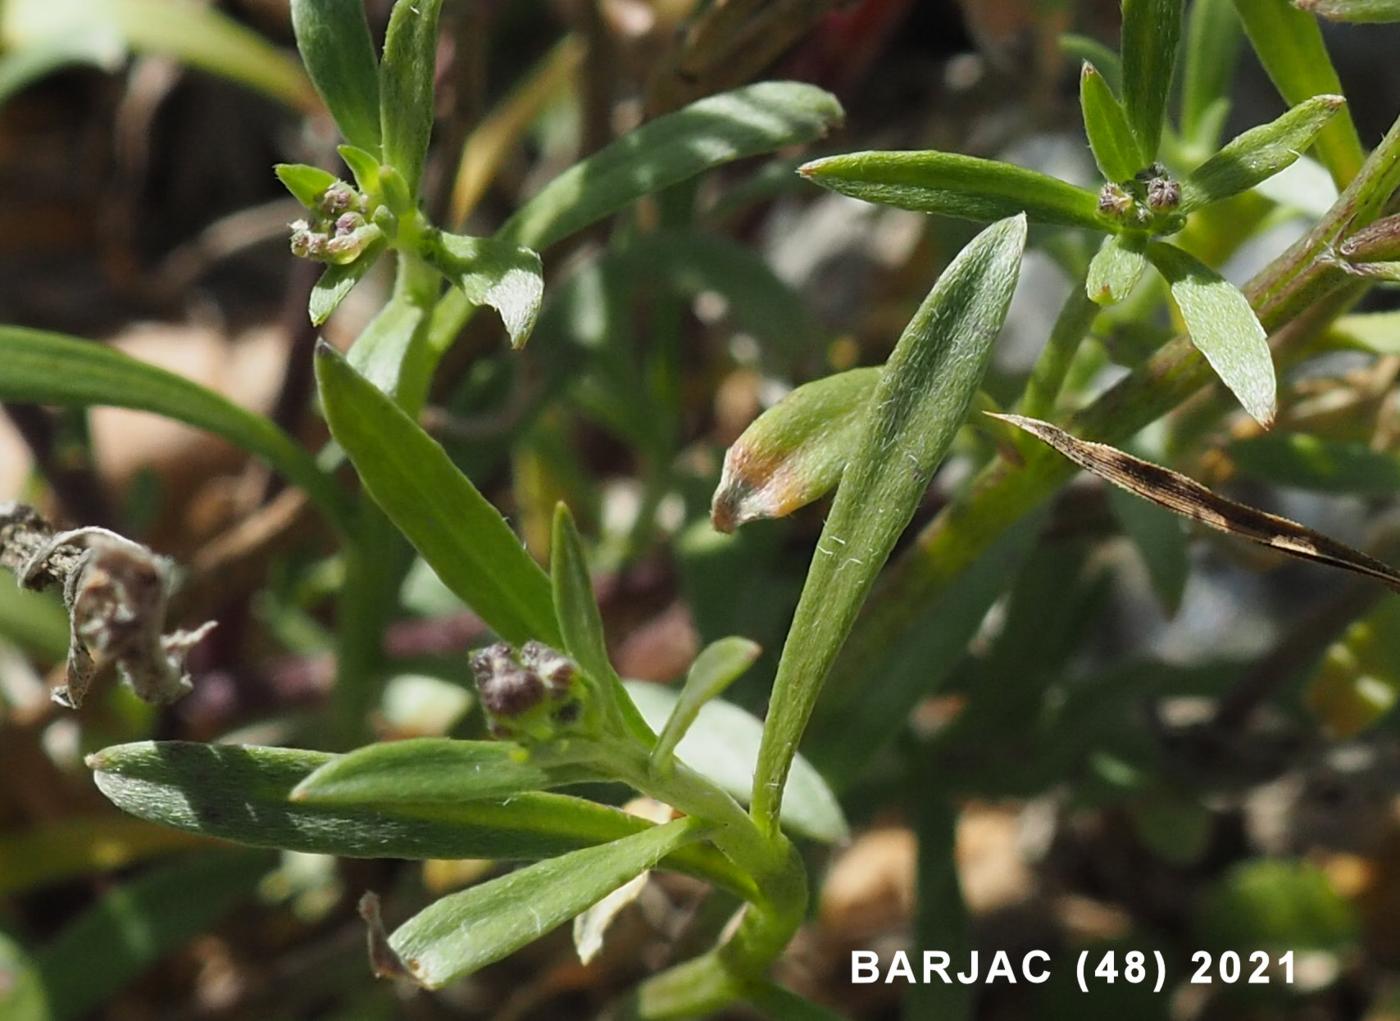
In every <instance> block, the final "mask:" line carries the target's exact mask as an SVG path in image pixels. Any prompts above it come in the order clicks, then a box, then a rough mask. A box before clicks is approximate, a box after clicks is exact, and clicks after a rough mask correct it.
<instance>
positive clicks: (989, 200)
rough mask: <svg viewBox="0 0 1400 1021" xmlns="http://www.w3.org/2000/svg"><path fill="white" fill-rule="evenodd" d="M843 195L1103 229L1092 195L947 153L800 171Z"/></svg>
mask: <svg viewBox="0 0 1400 1021" xmlns="http://www.w3.org/2000/svg"><path fill="white" fill-rule="evenodd" d="M799 173H801V174H802V175H803V176H804V177H806V178H807V179H808V180H810V181H812V182H813V183H814V184H819V185H821V186H822V187H823V188H830V189H831V190H832V191H839V192H840V193H841V194H843V195H850V196H852V197H853V198H858V199H863V200H865V201H866V202H881V203H883V204H885V205H887V206H898V207H900V208H901V209H913V210H915V211H917V212H920V213H942V214H943V215H944V216H959V217H962V218H964V219H968V220H996V219H1001V218H1003V217H1007V216H1015V215H1016V214H1017V213H1021V212H1024V213H1025V214H1026V216H1027V217H1029V218H1030V220H1031V221H1032V222H1034V223H1058V224H1064V225H1066V226H1070V227H1088V228H1090V229H1091V230H1108V229H1109V227H1110V224H1109V222H1108V221H1107V220H1105V219H1104V218H1103V217H1101V216H1100V215H1099V200H1098V197H1097V196H1096V195H1094V194H1093V193H1092V192H1089V191H1085V190H1084V189H1083V188H1076V187H1075V186H1074V185H1072V184H1069V183H1067V182H1065V181H1061V180H1060V179H1059V178H1056V177H1050V176H1049V175H1047V174H1042V173H1039V172H1038V171H1035V170H1027V169H1025V168H1024V167H1018V166H1014V165H1012V164H1010V163H1000V162H998V161H996V160H984V159H979V158H977V157H976V156H961V155H958V154H957V153H950V152H934V151H925V152H852V153H845V154H843V155H840V156H828V157H826V158H825V159H819V160H813V161H812V162H811V163H806V164H804V165H803V166H802V167H800V168H799Z"/></svg>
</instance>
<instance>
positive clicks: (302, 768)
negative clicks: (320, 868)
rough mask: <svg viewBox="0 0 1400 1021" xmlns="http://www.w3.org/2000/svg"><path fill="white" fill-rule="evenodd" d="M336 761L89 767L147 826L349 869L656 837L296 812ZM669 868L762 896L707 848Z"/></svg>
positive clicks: (589, 808) (235, 759)
mask: <svg viewBox="0 0 1400 1021" xmlns="http://www.w3.org/2000/svg"><path fill="white" fill-rule="evenodd" d="M334 758H335V756H333V755H330V754H328V753H326V752H311V751H301V750H298V749H294V748H260V747H257V746H253V745H208V744H197V743H193V742H183V741H140V742H136V743H134V744H124V745H115V746H113V747H111V748H104V749H103V750H102V751H100V752H97V753H96V754H95V755H90V756H89V757H88V765H89V766H90V767H91V768H92V770H93V774H94V776H93V779H94V780H95V781H96V783H97V786H98V788H99V789H100V790H101V791H102V793H103V794H105V795H106V796H107V797H108V798H109V799H111V801H112V802H113V804H115V805H116V806H117V807H118V808H120V809H122V810H124V811H127V812H130V813H131V814H132V815H135V816H139V817H140V818H142V819H147V820H150V821H151V822H156V823H160V824H161V825H164V826H173V827H175V828H176V829H180V830H187V831H189V832H192V833H202V834H204V835H206V836H210V837H219V838H222V839H224V840H232V841H234V842H236V843H240V844H251V845H253V846H255V847H280V848H284V849H286V850H289V851H308V852H311V853H314V854H336V855H341V856H343V857H349V858H499V859H510V860H534V859H537V858H546V857H549V856H550V855H555V854H560V853H562V852H564V851H572V850H575V849H577V848H580V847H590V846H593V845H595V844H601V843H605V842H607V841H610V840H617V839H618V838H620V837H625V836H629V835H631V834H634V833H639V832H642V831H644V830H646V829H648V828H649V826H650V824H649V823H647V822H645V821H643V820H641V819H638V818H636V817H635V816H631V815H628V814H627V813H625V812H621V811H618V810H617V809H614V808H608V807H606V806H604V805H599V804H596V803H595V802H592V801H584V800H583V799H581V798H571V797H568V796H566V795H563V794H546V793H539V794H531V793H525V794H519V795H516V796H514V797H511V798H507V799H504V800H499V801H471V802H461V803H458V804H421V805H407V804H397V805H386V806H384V807H382V808H378V809H370V808H365V807H362V806H349V805H315V804H309V803H304V802H301V803H299V802H293V801H289V800H288V797H289V795H290V794H291V792H292V790H293V789H294V788H295V787H296V785H297V784H298V783H299V782H301V781H302V780H304V779H305V778H306V777H307V776H308V775H310V774H311V773H312V772H313V771H314V770H316V769H317V768H318V767H321V766H324V765H326V764H327V763H329V762H331V761H333V760H334ZM666 864H667V866H668V867H672V868H676V869H679V870H680V871H683V872H689V873H691V874H694V875H698V876H701V877H702V878H709V879H711V880H713V881H715V882H719V883H721V884H723V885H725V886H726V887H727V888H729V889H732V890H735V891H736V892H738V893H739V894H740V895H741V896H742V895H744V894H745V893H746V892H747V891H749V890H751V886H752V884H751V883H750V882H749V881H748V880H747V879H745V878H744V877H743V875H742V874H741V873H739V872H738V871H737V870H736V869H735V868H734V867H733V866H731V865H730V864H729V863H728V859H726V858H723V857H722V856H720V855H719V853H718V852H715V851H712V850H709V849H708V848H701V847H692V848H686V849H685V850H683V851H681V852H680V853H679V854H678V855H677V856H676V857H675V858H674V859H672V860H669V861H668V862H667V863H666Z"/></svg>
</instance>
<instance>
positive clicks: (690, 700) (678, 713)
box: [651, 635, 763, 768]
mask: <svg viewBox="0 0 1400 1021" xmlns="http://www.w3.org/2000/svg"><path fill="white" fill-rule="evenodd" d="M762 652H763V649H762V648H761V647H760V646H759V644H758V643H757V642H751V641H749V640H748V639H747V638H740V637H738V636H737V635H731V636H730V637H728V638H721V639H720V640H719V641H717V642H711V643H710V644H709V645H707V646H705V648H704V649H702V650H701V651H700V655H698V656H696V657H695V662H693V663H691V664H690V669H689V670H688V671H687V672H686V676H685V683H684V684H683V685H682V686H681V692H680V696H679V697H678V698H677V699H676V705H675V708H673V709H672V710H671V715H670V716H668V717H666V725H665V726H664V727H663V728H662V729H661V733H660V735H659V736H658V737H657V741H656V747H655V748H654V749H653V750H652V753H651V761H652V766H653V768H657V767H658V766H661V767H662V768H664V765H665V764H666V763H668V762H669V761H670V758H671V755H672V754H673V753H674V752H675V749H676V745H677V744H679V743H680V741H681V739H682V738H683V737H685V735H686V733H687V732H688V731H689V730H690V726H691V724H693V723H694V722H695V719H696V717H697V716H699V714H700V711H701V709H703V708H704V706H705V705H706V703H708V702H710V701H711V700H712V699H716V698H718V697H719V696H720V695H721V694H723V693H724V689H725V688H727V687H729V685H731V684H733V683H734V681H736V680H737V679H738V678H739V677H740V676H741V675H742V674H743V673H744V671H745V670H747V669H748V668H749V667H751V666H753V662H754V660H756V659H757V658H758V657H759V654H760V653H762Z"/></svg>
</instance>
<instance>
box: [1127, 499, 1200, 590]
mask: <svg viewBox="0 0 1400 1021" xmlns="http://www.w3.org/2000/svg"><path fill="white" fill-rule="evenodd" d="M1108 505H1109V507H1110V508H1112V510H1113V516H1114V517H1116V518H1117V519H1118V523H1119V524H1120V525H1122V526H1123V531H1124V532H1125V533H1126V534H1127V536H1128V538H1129V539H1131V540H1132V542H1133V545H1134V546H1135V547H1137V551H1138V555H1139V556H1140V557H1142V562H1143V564H1144V565H1145V566H1146V567H1147V576H1148V577H1149V578H1150V579H1151V580H1152V588H1153V590H1154V591H1155V592H1156V593H1157V598H1158V599H1160V600H1161V602H1162V607H1163V608H1164V609H1165V610H1166V611H1167V613H1168V614H1175V613H1176V611H1177V609H1178V608H1179V607H1180V606H1181V597H1182V595H1183V594H1184V593H1185V591H1186V579H1187V577H1188V576H1189V575H1190V573H1191V562H1190V560H1189V550H1188V545H1187V538H1186V533H1185V532H1184V531H1182V528H1181V519H1180V518H1179V517H1177V516H1176V515H1175V514H1173V513H1172V512H1171V511H1168V510H1164V509H1163V508H1161V507H1158V506H1157V505H1156V504H1153V503H1148V502H1147V501H1146V500H1142V499H1139V498H1138V497H1136V496H1134V495H1133V494H1132V493H1128V492H1125V491H1124V490H1122V489H1119V488H1118V487H1117V486H1109V487H1108Z"/></svg>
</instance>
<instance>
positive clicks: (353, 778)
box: [291, 737, 605, 808]
mask: <svg viewBox="0 0 1400 1021" xmlns="http://www.w3.org/2000/svg"><path fill="white" fill-rule="evenodd" d="M601 779H605V778H603V777H599V776H597V775H596V774H595V773H594V772H593V771H591V770H588V769H586V768H583V767H580V766H572V765H554V764H547V763H545V762H543V761H541V757H540V756H532V755H531V754H530V751H529V749H527V748H525V747H523V746H521V745H518V744H512V743H510V742H507V741H453V740H450V739H448V738H441V737H419V738H410V739H408V740H404V741H386V742H382V743H380V744H372V745H369V746H367V747H365V748H359V749H356V750H355V751H353V752H347V753H345V754H344V755H337V756H336V757H335V758H333V759H331V760H330V761H329V762H327V763H326V764H325V765H323V766H319V767H317V769H316V771H315V772H313V773H312V774H311V775H310V776H308V777H307V778H306V779H304V780H302V781H301V782H300V783H298V784H297V785H296V787H295V788H293V790H292V793H291V800H293V801H297V802H306V803H308V804H315V805H363V806H365V807H371V808H373V807H378V806H383V805H397V804H432V803H436V802H448V803H452V802H460V801H477V800H480V799H483V798H485V799H491V798H504V797H509V796H510V795H513V794H519V793H521V792H523V791H542V790H548V789H549V788H551V787H562V786H564V785H566V784H571V783H584V782H586V781H590V780H595V781H596V780H601Z"/></svg>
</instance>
